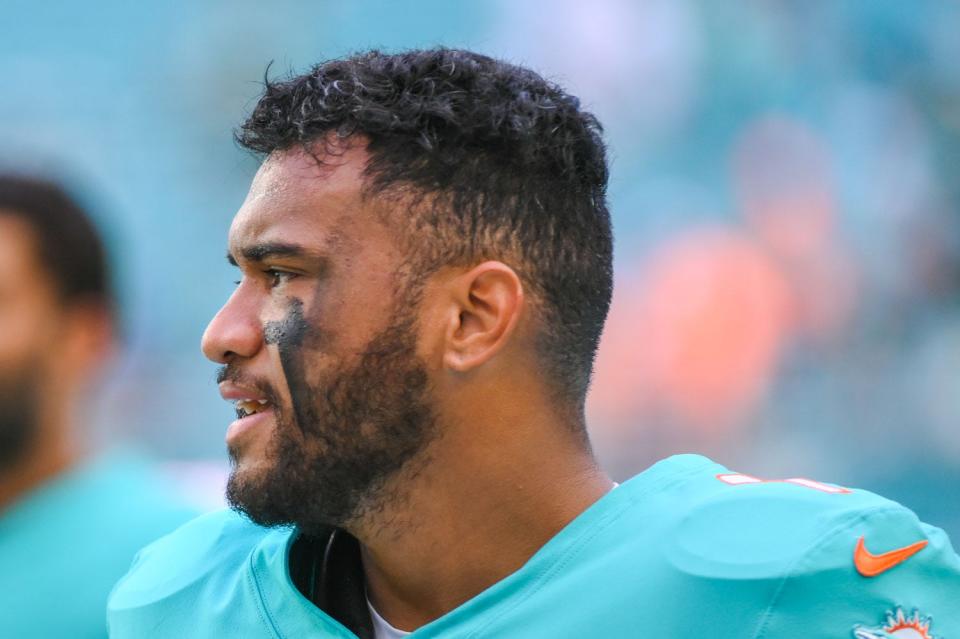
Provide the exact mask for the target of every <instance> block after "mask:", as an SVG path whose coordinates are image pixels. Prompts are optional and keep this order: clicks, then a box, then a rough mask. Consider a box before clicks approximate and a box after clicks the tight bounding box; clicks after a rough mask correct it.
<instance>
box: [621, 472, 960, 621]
mask: <svg viewBox="0 0 960 639" xmlns="http://www.w3.org/2000/svg"><path fill="white" fill-rule="evenodd" d="M701 459H702V458H701ZM628 486H629V482H628V483H627V484H625V485H624V487H628ZM651 503H653V504H655V505H654V506H652V507H651V506H650V504H651ZM634 511H635V515H634V517H633V518H634V519H636V521H634V523H635V524H639V523H640V522H641V521H646V522H647V523H648V524H649V521H650V516H651V513H653V512H656V513H657V516H658V517H659V520H660V523H659V524H658V528H659V531H658V536H659V539H660V541H655V542H653V543H657V544H658V545H659V552H658V553H657V554H658V556H659V557H660V558H661V560H662V561H663V565H664V566H665V568H666V570H667V573H668V574H669V575H671V577H670V579H672V580H674V581H675V583H676V584H678V586H679V587H680V588H681V589H682V590H683V591H684V592H685V593H686V594H687V595H689V596H690V597H691V598H692V599H696V600H703V599H704V598H710V597H713V596H715V595H716V594H717V593H723V600H724V601H726V602H727V604H724V606H723V608H724V609H729V610H731V611H732V610H736V608H738V607H739V608H740V613H741V614H743V613H744V612H745V611H746V610H747V609H749V610H750V612H749V615H750V618H751V625H752V624H756V626H755V628H756V633H757V634H756V635H751V636H762V637H770V638H772V637H781V636H784V637H785V636H794V635H792V634H790V632H791V631H790V628H794V629H796V628H798V627H800V626H799V625H797V624H799V623H806V624H808V625H807V629H808V631H809V633H810V634H807V635H805V636H810V637H818V636H821V635H819V634H816V632H817V631H819V630H820V629H822V631H823V632H824V634H823V636H835V635H836V634H840V635H843V634H846V635H848V636H849V635H850V633H851V632H852V630H853V629H854V628H856V627H861V628H867V629H869V628H880V627H881V626H882V622H883V619H884V618H885V617H884V616H885V615H886V613H887V611H892V613H893V614H894V616H896V615H897V614H899V612H898V611H902V613H903V615H904V616H905V617H907V618H910V617H911V616H913V615H914V614H915V613H916V615H917V618H918V619H921V618H922V619H925V620H927V622H929V620H930V619H934V620H935V621H934V623H935V625H936V627H935V628H934V627H931V631H932V632H934V636H937V634H936V633H937V632H942V631H943V630H945V629H951V628H954V627H960V611H958V610H957V609H956V605H955V601H957V600H960V557H958V556H957V554H956V552H955V551H954V549H953V547H952V546H951V544H950V541H949V539H948V538H947V535H946V534H945V533H944V532H943V531H942V530H940V529H938V528H936V527H933V526H930V525H928V524H925V523H923V522H921V521H920V520H919V519H918V518H917V516H916V515H915V514H914V513H913V512H912V511H911V510H910V509H909V508H907V507H905V506H903V505H901V504H899V503H896V502H894V501H892V500H889V499H886V498H884V497H882V496H880V495H876V494H874V493H871V492H869V491H864V490H858V489H852V488H844V487H840V486H836V485H833V484H827V483H822V482H818V481H813V480H809V479H805V478H792V479H780V480H770V479H761V478H758V477H753V476H750V475H746V474H742V473H736V472H731V471H729V470H727V469H725V468H723V467H722V466H720V465H718V464H712V463H701V464H699V465H696V467H694V468H692V470H691V471H688V472H686V473H684V474H682V476H680V477H678V479H677V480H676V481H673V482H671V483H670V484H669V485H664V486H663V487H662V489H661V490H660V491H658V492H657V493H655V494H653V495H651V496H649V498H648V499H646V500H638V501H637V503H636V506H635V507H634ZM629 537H630V538H634V536H629ZM626 543H627V544H628V545H635V544H634V542H633V541H627V542H626ZM644 543H646V544H647V545H648V546H649V545H650V544H651V541H650V539H649V537H648V538H646V540H645V542H644ZM637 554H638V555H640V553H639V550H638V551H637ZM718 614H720V613H718ZM731 614H733V613H732V612H731ZM878 624H879V625H878ZM815 629H817V630H815ZM864 632H867V631H866V630H864ZM863 636H868V635H866V634H865V635H863ZM878 636H882V633H881V634H879V635H878Z"/></svg>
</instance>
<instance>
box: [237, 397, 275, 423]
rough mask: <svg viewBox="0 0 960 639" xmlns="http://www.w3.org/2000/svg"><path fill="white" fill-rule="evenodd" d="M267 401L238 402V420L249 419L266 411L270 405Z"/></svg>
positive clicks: (248, 400) (247, 400)
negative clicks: (266, 407)
mask: <svg viewBox="0 0 960 639" xmlns="http://www.w3.org/2000/svg"><path fill="white" fill-rule="evenodd" d="M268 403H269V402H267V400H265V399H241V400H238V401H237V402H236V405H235V406H236V410H237V418H238V419H243V418H244V417H249V416H250V415H253V414H255V413H259V412H261V411H263V410H265V408H264V407H265V406H266V405H267V404H268Z"/></svg>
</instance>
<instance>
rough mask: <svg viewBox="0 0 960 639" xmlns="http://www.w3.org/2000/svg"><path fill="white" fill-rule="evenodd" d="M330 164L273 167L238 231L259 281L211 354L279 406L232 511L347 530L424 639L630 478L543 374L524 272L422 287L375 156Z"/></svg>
mask: <svg viewBox="0 0 960 639" xmlns="http://www.w3.org/2000/svg"><path fill="white" fill-rule="evenodd" d="M322 159H323V166H318V165H317V163H316V161H315V160H314V158H312V157H311V156H310V155H309V154H307V153H305V152H303V151H302V150H291V151H287V152H282V153H274V154H272V155H271V156H269V157H268V158H267V160H266V161H265V162H264V164H263V166H262V167H261V169H260V171H259V172H258V174H257V176H256V177H255V178H254V180H253V184H252V185H251V189H250V194H249V195H248V197H247V200H246V201H245V202H244V204H243V206H242V207H241V209H240V211H239V212H238V213H237V216H236V218H235V219H234V222H233V224H232V226H231V229H230V235H229V253H230V255H231V256H232V259H233V260H234V261H235V262H236V263H237V264H238V266H239V268H240V270H241V273H242V279H241V281H240V284H239V285H238V288H237V289H236V291H235V292H234V294H233V296H232V297H231V298H230V299H229V300H228V301H227V303H226V305H225V306H224V307H223V309H221V311H220V312H219V313H218V314H217V316H216V317H215V318H214V319H213V320H212V321H211V323H210V326H209V327H208V329H207V332H206V333H205V335H204V339H203V350H204V353H205V354H206V355H207V357H209V358H210V359H212V360H213V361H216V362H218V363H221V364H223V365H224V366H225V369H224V372H223V373H222V374H221V379H223V384H222V385H221V391H222V392H224V390H225V389H233V390H236V389H238V388H240V389H242V390H243V392H249V393H251V394H254V393H255V394H256V396H257V397H265V398H269V399H270V400H271V404H272V405H273V408H272V410H270V411H268V412H267V413H266V417H263V416H261V415H257V416H254V418H248V419H256V420H257V421H255V422H249V423H255V424H256V427H250V428H244V429H235V428H234V426H231V429H230V431H229V432H228V447H229V449H230V452H231V456H232V457H233V459H234V462H235V467H234V472H233V475H232V477H231V480H230V484H231V485H232V486H233V487H234V488H235V490H234V491H233V497H232V498H233V499H234V501H235V502H238V506H239V507H240V508H241V509H243V510H245V511H246V512H248V513H249V514H251V516H253V517H254V518H255V519H258V517H259V519H258V520H259V521H263V522H265V523H279V522H280V521H291V522H293V523H296V524H298V525H300V526H301V527H305V528H310V527H311V526H314V525H317V524H319V523H321V522H323V523H327V524H335V525H339V526H342V527H343V528H345V529H346V530H347V531H348V532H350V533H351V534H352V535H354V536H355V537H356V538H357V539H358V540H359V541H360V545H361V553H362V557H363V562H364V571H365V575H366V579H367V592H368V596H369V597H370V599H371V601H372V602H373V604H374V605H375V606H376V607H377V610H378V611H379V612H380V613H381V614H382V615H383V616H384V617H385V618H386V619H387V620H388V621H390V622H391V623H392V624H393V625H395V626H397V627H399V628H402V629H412V628H416V627H419V626H421V625H423V624H424V623H427V622H429V621H430V620H432V619H435V618H437V617H439V616H441V615H442V614H444V613H446V612H448V611H450V610H451V609H453V608H454V607H456V606H457V605H459V604H461V603H463V602H464V601H466V600H467V599H469V598H471V597H473V596H475V595H476V594H478V593H479V592H481V591H482V590H483V589H485V588H487V587H489V586H490V585H492V584H493V583H495V582H497V581H499V580H500V579H502V578H504V577H505V576H507V575H509V574H510V573H511V572H514V571H515V570H517V569H518V568H519V567H520V566H522V565H523V563H524V562H525V561H526V560H527V559H529V557H530V556H531V555H532V554H533V553H534V552H536V550H537V549H539V548H540V547H541V546H542V545H543V544H544V543H546V542H547V541H548V540H549V539H550V538H551V537H552V536H554V535H555V534H556V533H557V532H559V530H560V529H561V528H563V527H564V526H565V525H566V524H567V523H569V522H570V521H571V520H572V519H573V518H574V517H576V516H577V515H578V514H580V513H581V512H582V511H583V510H584V509H586V508H587V507H588V506H589V505H590V504H592V503H593V502H594V501H596V499H598V498H599V497H600V496H602V495H603V494H604V493H606V492H607V491H608V490H609V489H610V488H611V486H612V483H611V482H610V480H609V478H607V477H606V476H605V475H604V474H603V473H602V472H601V471H599V469H598V468H597V466H596V463H595V461H594V459H593V457H592V454H591V452H590V450H589V446H588V445H586V444H585V443H584V441H583V439H582V438H581V437H580V436H579V435H578V434H577V429H576V428H575V427H574V425H573V424H571V423H568V420H575V419H582V416H581V415H573V416H571V414H570V410H569V408H561V407H558V406H557V405H556V402H555V401H554V400H553V398H552V393H551V390H550V389H548V388H547V387H546V385H545V383H544V381H543V380H542V379H541V377H540V376H539V373H538V368H539V367H538V360H537V358H536V357H535V335H536V320H537V316H536V305H535V303H533V302H532V301H531V300H528V299H527V297H526V295H525V292H524V289H523V285H522V282H521V281H520V279H519V277H518V276H517V274H516V272H515V271H514V270H513V269H511V268H510V267H509V265H508V264H506V263H504V262H500V261H496V260H489V261H485V262H481V263H477V264H466V265H460V266H455V267H454V266H450V267H446V268H442V269H440V270H438V271H436V272H433V273H412V272H411V270H412V269H411V267H410V264H412V263H414V262H412V261H411V260H410V259H409V257H410V256H408V255H405V254H404V252H403V249H402V248H401V245H405V244H406V243H403V242H401V241H400V238H401V237H402V236H401V234H402V233H403V232H404V230H405V229H406V228H407V227H405V226H404V218H403V215H404V210H403V207H402V203H401V202H398V201H396V200H393V201H392V202H391V201H380V200H378V199H377V198H375V197H369V196H368V197H364V194H363V186H364V181H363V169H364V167H365V166H366V161H367V156H366V152H365V150H364V148H363V144H362V141H354V142H352V143H350V144H349V145H347V146H345V147H344V148H343V149H342V151H341V152H340V153H338V154H337V156H336V157H325V158H322ZM291 244H296V250H295V251H291V250H288V249H289V248H290V245H291ZM414 244H415V243H414ZM278 245H283V246H286V247H287V249H285V250H284V251H279V252H278V251H275V250H274V251H265V250H263V249H262V247H264V246H267V247H269V246H274V247H276V246H278ZM281 253H285V254H281ZM277 270H282V271H285V272H290V273H292V274H293V275H290V276H287V275H278V274H277V272H276V271H277ZM241 423H242V422H241ZM345 459H346V460H348V462H349V463H345V462H344V460H345ZM330 469H335V470H336V472H331V470H330ZM346 470H351V471H352V472H351V473H348V472H341V471H346ZM357 473H359V479H358V478H357V477H356V476H352V475H356V474H357ZM291 487H292V489H291ZM288 489H289V490H288ZM337 495H340V496H341V497H339V498H338V497H337ZM343 495H347V497H345V498H344V497H342V496H343ZM288 498H291V500H290V501H288ZM296 504H309V506H308V507H303V508H299V507H296ZM281 511H282V512H281ZM285 518H286V519H285Z"/></svg>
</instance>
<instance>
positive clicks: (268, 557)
mask: <svg viewBox="0 0 960 639" xmlns="http://www.w3.org/2000/svg"><path fill="white" fill-rule="evenodd" d="M298 543H299V542H298V534H297V532H296V531H295V530H291V529H272V530H268V529H264V528H260V527H258V526H255V525H253V524H251V523H250V522H248V521H247V520H245V519H243V518H241V517H240V516H238V515H236V514H234V513H232V512H229V511H223V512H218V513H214V514H211V515H207V516H204V517H201V518H199V519H197V520H195V521H193V522H191V523H190V524H188V525H186V526H184V527H183V528H181V529H180V530H178V531H177V532H175V533H174V534H172V535H169V536H167V537H166V538H164V539H161V540H159V541H158V542H156V543H154V544H153V545H151V546H149V547H147V548H146V549H144V550H143V551H142V552H141V553H140V554H139V556H138V558H137V560H136V561H135V563H134V565H133V567H132V569H131V571H130V573H129V574H127V576H126V577H124V578H123V579H122V580H121V581H120V582H119V583H118V585H117V587H116V588H115V590H114V592H113V594H112V595H111V598H110V603H109V611H108V617H109V626H110V632H111V636H112V637H114V639H127V638H134V637H138V638H139V637H146V636H149V637H169V638H171V639H172V638H175V637H176V638H180V637H211V638H213V637H218V638H219V637H245V638H250V639H253V638H260V637H263V638H267V637H270V638H280V637H282V638H290V639H293V638H295V637H296V638H303V637H338V638H354V637H356V636H357V634H356V633H354V632H352V631H351V630H349V629H348V628H347V627H346V626H345V625H343V624H342V623H340V622H339V621H337V620H336V619H335V618H334V617H333V616H332V615H331V614H328V613H327V612H324V610H321V608H320V607H318V606H317V605H314V603H312V602H311V600H309V599H308V598H307V597H305V596H304V595H303V594H301V591H302V590H303V589H302V588H299V589H298V588H297V586H295V585H294V581H295V577H294V576H293V575H294V574H295V573H296V572H297V570H298V568H297V566H296V565H292V564H291V562H290V553H291V549H292V548H294V547H296V546H297V544H298ZM293 563H294V564H295V563H296V562H293ZM291 568H292V569H293V570H291ZM868 575H870V576H868ZM332 588H333V589H335V590H336V589H337V588H341V585H340V582H337V583H335V584H333V586H332ZM351 588H356V584H350V583H347V582H346V581H345V582H343V583H342V589H343V590H350V589H351ZM360 592H361V593H362V585H361V590H360ZM336 596H338V593H336V592H334V593H333V597H336ZM314 600H315V599H314ZM361 602H362V596H361ZM357 605H362V603H358V604H357ZM339 618H343V615H340V616H339ZM351 627H353V626H351ZM909 632H914V633H916V634H909ZM360 634H365V633H364V632H360ZM411 636H412V637H413V638H414V639H429V638H434V637H436V638H453V637H456V638H462V639H480V638H487V637H509V638H511V639H528V638H529V639H533V638H537V639H540V638H562V637H670V638H671V639H682V638H688V637H689V638H697V639H706V638H709V639H748V638H752V639H773V638H787V637H790V638H796V639H801V638H802V639H817V638H820V637H822V638H824V639H826V638H827V637H830V638H836V637H858V638H860V639H865V638H870V639H872V638H874V637H909V638H911V639H924V638H925V637H935V638H949V639H960V558H958V556H957V555H956V554H955V552H954V550H953V549H952V547H951V546H950V542H949V541H948V539H947V537H946V535H945V534H944V533H943V532H942V531H941V530H939V529H937V528H933V527H931V526H928V525H926V524H923V523H921V522H920V521H918V520H917V518H916V516H914V514H913V513H912V512H910V511H909V510H907V509H906V508H904V507H902V506H900V505H898V504H896V503H894V502H891V501H889V500H886V499H883V498H882V497H878V496H876V495H874V494H871V493H869V492H865V491H859V490H852V491H850V490H846V489H842V488H838V487H835V486H831V485H825V484H820V483H817V482H812V481H808V480H787V481H779V482H771V481H761V480H758V479H756V478H752V477H749V476H746V475H739V474H736V473H730V472H729V471H728V470H727V469H725V468H723V467H722V466H720V465H718V464H716V463H714V462H712V461H710V460H708V459H706V458H703V457H700V456H696V455H680V456H676V457H671V458H669V459H666V460H664V461H661V462H659V463H657V464H656V465H654V466H652V467H651V468H649V469H648V470H647V471H645V472H643V473H641V474H640V475H638V476H636V477H634V478H633V479H631V480H630V481H627V482H625V483H624V484H623V485H621V486H619V487H618V488H616V489H614V490H612V491H611V492H610V493H608V494H607V495H606V496H604V497H603V498H601V499H600V500H599V501H597V502H596V503H595V504H593V505H592V506H591V507H590V508H588V509H587V510H586V511H585V512H583V513H582V514H581V515H580V516H579V517H577V518H576V519H575V520H574V521H572V522H571V523H570V524H569V525H568V526H567V527H566V528H564V529H563V530H562V531H561V532H560V533H559V534H557V535H556V536H555V537H554V538H553V539H551V540H550V541H549V542H548V543H547V544H546V545H545V546H543V547H542V548H541V549H540V550H539V551H538V552H537V553H536V554H534V555H533V556H532V557H531V558H530V559H529V561H527V563H526V564H525V565H524V566H523V567H522V568H521V569H520V570H518V571H517V572H515V573H513V574H512V575H510V576H508V577H506V578H505V579H503V580H502V581H500V582H498V583H497V584H495V585H493V586H492V587H490V588H488V589H487V590H485V591H483V592H481V593H479V594H478V595H476V596H475V597H474V598H473V599H471V600H469V601H467V602H466V603H464V604H463V605H461V606H460V607H458V608H456V609H455V610H453V611H451V612H449V613H448V614H446V615H444V616H443V617H440V618H439V619H437V620H435V621H433V622H431V623H429V624H427V625H426V626H423V627H422V628H419V629H418V630H417V631H416V632H414V633H413V634H412V635H411Z"/></svg>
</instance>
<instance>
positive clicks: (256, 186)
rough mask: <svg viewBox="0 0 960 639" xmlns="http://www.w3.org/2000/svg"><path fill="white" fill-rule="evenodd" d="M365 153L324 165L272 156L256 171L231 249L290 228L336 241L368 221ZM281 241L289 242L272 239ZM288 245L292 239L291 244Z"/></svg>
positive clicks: (297, 156) (303, 155)
mask: <svg viewBox="0 0 960 639" xmlns="http://www.w3.org/2000/svg"><path fill="white" fill-rule="evenodd" d="M365 166H366V152H365V151H363V149H360V148H352V149H347V150H345V151H343V152H342V153H339V154H337V155H336V156H327V157H321V158H320V162H318V161H317V158H314V157H313V156H311V155H310V154H309V153H307V152H306V151H303V150H301V149H296V150H290V151H283V152H275V153H272V154H271V155H270V156H269V157H268V158H267V159H266V160H265V161H264V163H263V165H262V166H261V167H260V170H259V171H257V174H256V176H255V177H254V179H253V182H252V184H251V186H250V192H249V193H248V195H247V198H246V200H245V201H244V203H243V206H242V207H241V208H240V211H238V212H237V216H236V217H235V218H234V220H233V224H232V225H231V229H230V243H231V245H233V244H234V243H245V242H249V241H251V240H253V239H256V240H257V241H262V240H263V239H264V237H263V236H265V235H270V234H271V233H272V232H276V233H280V234H281V235H283V234H284V229H287V232H289V230H290V228H291V226H293V225H295V226H297V227H298V231H299V232H301V233H307V234H308V237H306V238H300V239H308V240H309V239H319V237H314V238H311V237H309V236H311V235H313V234H314V233H316V234H317V235H318V236H323V237H327V236H332V235H335V234H338V233H339V232H340V231H342V230H343V227H344V226H349V225H351V224H353V223H357V222H361V221H364V219H365V218H366V217H367V215H366V213H367V212H366V210H365V209H366V206H365V203H364V198H363V170H364V168H365ZM273 239H276V240H281V239H284V238H283V237H280V238H273ZM286 239H289V238H286Z"/></svg>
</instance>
